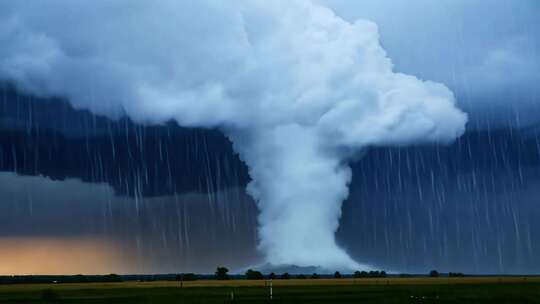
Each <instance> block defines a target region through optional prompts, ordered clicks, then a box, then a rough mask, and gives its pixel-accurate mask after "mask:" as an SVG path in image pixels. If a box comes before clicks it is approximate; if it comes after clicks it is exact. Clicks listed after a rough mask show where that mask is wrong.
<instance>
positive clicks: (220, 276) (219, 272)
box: [216, 267, 229, 280]
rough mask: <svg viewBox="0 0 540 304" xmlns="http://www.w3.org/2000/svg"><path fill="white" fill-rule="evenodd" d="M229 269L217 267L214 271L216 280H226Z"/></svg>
mask: <svg viewBox="0 0 540 304" xmlns="http://www.w3.org/2000/svg"><path fill="white" fill-rule="evenodd" d="M228 279H229V269H227V267H218V268H217V269H216V280H228Z"/></svg>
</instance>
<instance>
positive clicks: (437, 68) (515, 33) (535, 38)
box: [319, 0, 540, 128]
mask: <svg viewBox="0 0 540 304" xmlns="http://www.w3.org/2000/svg"><path fill="white" fill-rule="evenodd" d="M319 2H322V3H324V4H325V5H328V6H329V7H332V8H333V9H334V10H335V11H336V13H337V14H338V15H340V16H343V17H345V18H346V19H348V20H355V19H357V18H366V19H369V20H372V21H374V22H376V23H377V25H378V26H379V29H380V32H381V41H382V44H383V45H384V47H385V49H386V51H387V52H388V54H389V56H390V57H391V58H392V59H393V61H394V64H395V68H396V70H398V71H402V72H405V73H411V74H413V75H417V76H418V77H420V78H423V79H433V80H436V81H440V82H442V83H444V84H446V85H447V86H449V87H450V88H451V89H452V90H453V91H454V93H456V95H457V100H458V104H459V106H460V107H461V108H462V109H464V110H465V111H466V112H468V113H469V114H471V118H472V122H471V123H470V127H482V128H486V127H489V126H491V127H493V126H495V127H497V126H501V125H503V126H506V125H512V126H527V125H531V124H536V123H538V122H539V121H540V117H539V113H540V86H538V84H539V83H540V3H539V2H538V1H535V0H523V1H493V0H476V1H469V0H440V1H430V0H416V1H407V0H397V1H396V0H363V1H349V0H320V1H319Z"/></svg>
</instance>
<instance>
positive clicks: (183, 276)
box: [176, 273, 199, 282]
mask: <svg viewBox="0 0 540 304" xmlns="http://www.w3.org/2000/svg"><path fill="white" fill-rule="evenodd" d="M198 279H199V277H198V276H197V275H196V274H194V273H180V274H177V275H176V280H177V281H184V282H188V281H197V280H198Z"/></svg>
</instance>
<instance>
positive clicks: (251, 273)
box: [246, 269, 264, 280]
mask: <svg viewBox="0 0 540 304" xmlns="http://www.w3.org/2000/svg"><path fill="white" fill-rule="evenodd" d="M246 279H248V280H262V279H264V277H263V274H262V273H261V272H260V271H256V270H253V269H248V271H246Z"/></svg>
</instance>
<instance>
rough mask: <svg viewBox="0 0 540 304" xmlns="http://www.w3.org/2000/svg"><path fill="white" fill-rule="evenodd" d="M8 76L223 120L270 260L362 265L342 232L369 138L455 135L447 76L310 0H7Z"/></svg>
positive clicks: (110, 111) (102, 99)
mask: <svg viewBox="0 0 540 304" xmlns="http://www.w3.org/2000/svg"><path fill="white" fill-rule="evenodd" d="M0 45H1V47H0V78H2V79H5V80H9V81H13V82H14V83H15V84H16V85H17V86H18V87H20V88H22V89H25V90H27V91H29V92H31V93H34V94H39V95H59V96H65V97H67V98H68V99H69V100H70V101H71V102H72V103H73V105H74V106H76V107H78V108H85V109H89V110H91V111H94V112H95V113H100V114H105V115H109V116H112V117H118V116H119V115H122V114H126V115H128V116H130V117H131V118H133V119H134V120H136V121H138V122H141V123H161V122H164V121H166V120H169V119H174V120H176V121H177V122H178V123H179V124H180V125H183V126H197V127H207V128H219V129H221V130H222V131H223V132H224V133H225V134H226V135H227V136H228V137H229V138H230V139H231V140H232V142H233V145H234V147H235V149H236V151H237V152H238V153H239V154H240V156H241V158H242V159H243V160H244V161H245V162H246V163H247V165H248V167H249V172H250V175H251V177H252V179H253V181H252V183H251V184H250V185H249V187H248V191H249V193H250V194H251V195H252V196H253V197H254V198H255V200H256V201H257V203H258V206H259V209H260V212H261V214H260V217H259V222H260V239H261V240H260V249H261V250H262V252H263V253H264V254H265V256H266V259H267V262H269V263H272V264H296V265H300V266H307V265H315V266H321V267H326V268H332V269H334V268H340V269H352V268H358V267H361V265H358V264H357V263H356V262H355V261H353V260H352V259H351V258H350V257H349V256H348V255H347V254H346V253H345V252H344V251H343V250H342V249H341V248H339V247H338V245H337V244H336V242H335V239H334V232H335V231H336V229H337V228H338V224H339V218H340V213H341V203H342V201H343V200H344V199H345V198H346V197H347V195H348V188H347V186H348V183H349V181H350V179H351V172H350V169H349V166H348V163H349V162H350V161H351V159H352V158H353V157H354V156H355V155H357V154H358V153H360V152H361V151H362V150H363V149H364V148H365V147H368V146H377V145H406V144H411V143H418V142H428V141H437V142H448V141H451V140H453V139H454V138H456V137H457V136H460V135H461V134H462V133H463V132H464V126H465V122H466V115H465V114H464V113H462V112H461V111H460V110H459V109H457V108H456V107H455V100H454V96H453V94H452V92H450V90H449V89H447V88H446V87H445V86H443V85H441V84H437V83H433V82H429V81H422V80H419V79H417V78H415V77H413V76H409V75H405V74H399V73H395V72H393V67H392V63H391V61H390V59H389V58H388V57H387V56H386V53H385V51H384V50H383V48H382V47H381V46H380V44H379V37H378V29H377V26H376V25H375V24H374V23H371V22H369V21H365V20H358V21H356V22H354V23H350V22H347V21H344V20H343V19H341V18H339V17H337V16H336V15H335V14H334V13H333V12H332V11H331V10H329V9H327V8H325V7H322V6H319V5H316V4H314V3H312V2H310V1H307V0H306V1H305V0H294V1H284V0H283V1H262V0H260V1H241V0H238V1H227V2H225V1H211V0H204V1H193V2H185V1H183V2H179V1H172V0H171V1H159V2H152V3H151V2H147V1H127V0H123V1H114V2H106V1H102V2H99V1H98V2H95V1H92V2H90V1H83V0H70V1H67V0H51V1H47V2H46V3H44V2H32V3H30V2H23V1H10V2H2V3H0Z"/></svg>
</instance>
